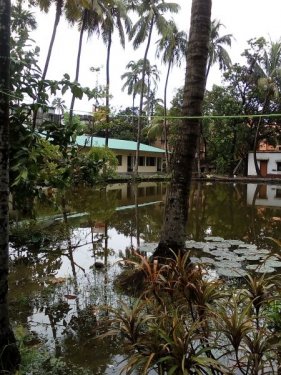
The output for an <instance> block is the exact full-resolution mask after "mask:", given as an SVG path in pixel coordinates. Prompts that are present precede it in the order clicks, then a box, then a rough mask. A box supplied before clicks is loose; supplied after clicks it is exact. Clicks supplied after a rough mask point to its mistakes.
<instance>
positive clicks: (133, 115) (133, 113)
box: [132, 91, 136, 138]
mask: <svg viewBox="0 0 281 375" xmlns="http://www.w3.org/2000/svg"><path fill="white" fill-rule="evenodd" d="M135 99H136V93H135V91H134V92H133V103H132V105H133V108H132V109H133V111H132V127H133V134H134V138H135V136H136V131H135Z"/></svg>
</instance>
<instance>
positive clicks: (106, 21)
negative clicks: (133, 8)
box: [100, 0, 131, 147]
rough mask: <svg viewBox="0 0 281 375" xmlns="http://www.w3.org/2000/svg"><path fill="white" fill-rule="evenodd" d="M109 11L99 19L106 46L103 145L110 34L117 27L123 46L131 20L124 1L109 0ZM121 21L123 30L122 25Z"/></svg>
mask: <svg viewBox="0 0 281 375" xmlns="http://www.w3.org/2000/svg"><path fill="white" fill-rule="evenodd" d="M107 7H108V10H109V12H107V13H106V14H105V17H104V18H102V20H101V25H100V27H101V34H102V38H103V41H104V43H105V45H106V47H107V56H106V93H105V107H106V132H105V146H106V147H107V146H108V130H109V97H110V95H109V93H110V52H111V44H112V34H113V31H114V29H117V31H118V34H119V38H120V44H121V46H122V47H123V48H125V30H126V32H129V30H130V28H131V20H130V18H129V17H128V15H127V9H126V6H125V3H124V2H123V1H121V0H110V1H108V3H107ZM123 21H124V25H125V30H124V27H123Z"/></svg>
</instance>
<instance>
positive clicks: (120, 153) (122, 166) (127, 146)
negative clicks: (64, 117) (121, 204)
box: [76, 135, 165, 173]
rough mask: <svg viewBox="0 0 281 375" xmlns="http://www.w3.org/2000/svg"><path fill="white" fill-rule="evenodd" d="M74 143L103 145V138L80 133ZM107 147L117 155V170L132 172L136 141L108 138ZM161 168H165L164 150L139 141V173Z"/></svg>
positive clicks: (151, 171)
mask: <svg viewBox="0 0 281 375" xmlns="http://www.w3.org/2000/svg"><path fill="white" fill-rule="evenodd" d="M76 143H77V145H78V146H80V147H105V138H101V137H91V136H89V135H80V136H78V137H77V138H76ZM108 147H109V148H110V149H111V150H112V151H113V152H114V153H115V155H116V157H117V160H118V168H117V172H118V173H128V172H132V171H133V167H134V162H135V154H136V150H137V142H134V141H127V140H123V139H113V138H109V139H108ZM163 170H165V150H163V149H162V148H158V147H153V146H149V145H145V144H143V143H141V144H140V148H139V169H138V171H139V173H156V172H161V171H163Z"/></svg>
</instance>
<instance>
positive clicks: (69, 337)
mask: <svg viewBox="0 0 281 375" xmlns="http://www.w3.org/2000/svg"><path fill="white" fill-rule="evenodd" d="M166 187H167V186H166V183H152V182H151V183H140V184H138V185H137V186H134V185H130V184H116V185H109V186H107V187H106V188H99V189H90V188H85V189H79V190H75V191H72V192H68V193H67V195H66V204H64V205H63V207H64V209H63V210H62V205H61V204H60V202H61V201H60V199H59V197H57V196H54V197H53V201H52V202H53V204H50V201H49V200H48V201H47V199H45V200H43V201H41V202H37V204H36V221H32V222H31V223H30V222H29V221H26V220H25V221H15V220H14V222H13V225H12V234H11V272H10V305H11V319H12V321H13V322H14V323H15V324H16V325H20V326H23V327H27V328H28V329H29V330H31V331H33V332H34V333H35V334H36V337H37V338H38V340H40V341H41V342H44V343H45V344H46V345H47V347H48V348H49V350H50V351H53V352H54V353H55V354H56V356H57V357H62V358H63V359H64V360H66V361H68V362H69V363H73V364H74V365H77V366H81V367H82V368H85V369H88V370H90V371H91V373H93V374H118V373H119V372H120V367H122V365H120V364H119V363H120V361H121V360H122V358H123V357H122V350H121V349H120V343H118V342H117V341H116V339H110V338H108V339H104V340H98V339H96V336H97V335H98V334H99V333H101V332H102V328H101V327H100V323H99V322H100V320H101V319H102V317H103V316H105V315H106V314H107V313H108V308H109V306H118V305H120V303H121V301H122V302H127V303H130V298H129V297H127V296H124V295H122V294H121V293H120V292H118V291H116V290H115V288H114V284H113V282H114V279H115V277H116V275H117V274H118V273H120V272H121V269H122V267H121V265H120V263H119V261H120V259H122V258H123V257H125V256H126V254H128V253H129V252H130V251H131V250H132V249H135V248H137V247H139V246H142V245H143V244H144V243H151V242H157V241H158V239H159V232H160V229H161V224H162V219H163V212H164V201H165V193H166ZM189 204H190V210H189V220H188V225H187V240H189V241H190V243H193V244H197V245H198V243H199V246H197V245H194V246H192V247H194V254H193V255H194V256H196V258H197V259H198V258H200V256H206V254H204V253H203V251H202V249H203V248H204V246H205V245H204V244H205V243H206V241H208V238H209V239H210V238H211V241H214V238H216V239H217V240H218V241H220V243H221V244H225V243H227V244H234V243H237V244H238V243H241V244H243V245H240V246H241V247H242V248H243V247H245V248H247V246H248V248H247V249H248V250H249V249H253V248H254V249H255V251H256V252H258V251H260V252H261V253H262V252H264V254H267V253H268V252H269V251H278V247H277V245H276V243H275V242H274V241H273V240H272V239H276V240H280V233H281V186H278V185H256V184H232V183H231V184H226V183H224V184H219V183H196V184H194V185H193V186H192V191H191V194H190V202H189ZM62 211H63V212H64V213H66V212H67V215H63V214H62V213H61V212H62ZM11 217H12V218H13V216H12V215H11ZM229 241H230V242H229ZM231 241H234V242H231ZM235 241H237V242H235ZM202 244H203V245H202ZM229 246H230V245H229ZM231 246H232V245H231ZM223 247H226V246H223V245H220V249H222V248H223ZM238 250H239V249H238ZM237 252H238V251H237ZM238 253H239V252H238ZM234 255H235V254H234ZM209 257H210V254H209ZM240 258H241V257H240ZM219 259H223V257H220V258H219ZM224 259H225V257H224ZM257 259H259V258H257ZM227 261H228V262H232V261H233V263H235V260H233V258H231V257H229V258H228V259H227ZM247 264H248V267H249V269H250V267H253V266H252V264H250V265H249V262H248V263H247ZM280 265H281V264H280ZM280 265H279V264H278V260H277V259H275V266H277V267H276V268H275V271H277V272H278V267H280ZM279 269H280V268H279Z"/></svg>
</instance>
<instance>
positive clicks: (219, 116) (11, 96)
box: [0, 90, 281, 120]
mask: <svg viewBox="0 0 281 375" xmlns="http://www.w3.org/2000/svg"><path fill="white" fill-rule="evenodd" d="M0 93H1V94H5V95H7V96H9V97H10V98H12V99H16V100H21V101H22V100H24V99H23V97H20V96H16V95H14V94H11V93H9V92H5V91H2V90H0ZM31 104H37V105H41V106H44V107H49V108H50V106H48V104H46V103H40V102H33V103H25V105H31ZM97 112H98V111H97ZM97 112H94V111H83V110H77V111H76V113H77V114H79V113H85V114H88V115H92V116H93V115H94V113H97ZM117 116H118V117H127V118H130V117H139V116H138V115H129V114H128V115H126V114H117ZM140 117H141V118H148V117H149V118H151V119H167V120H184V119H200V120H204V119H209V120H221V119H226V120H227V119H245V118H274V117H281V113H263V114H244V115H201V116H170V115H169V116H164V115H152V116H148V115H141V116H140Z"/></svg>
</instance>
